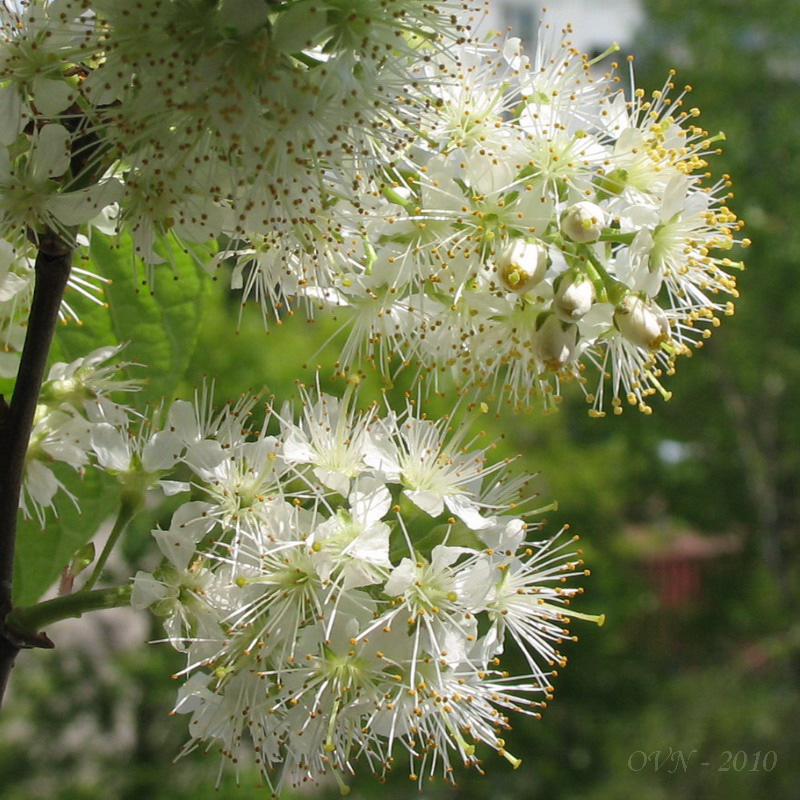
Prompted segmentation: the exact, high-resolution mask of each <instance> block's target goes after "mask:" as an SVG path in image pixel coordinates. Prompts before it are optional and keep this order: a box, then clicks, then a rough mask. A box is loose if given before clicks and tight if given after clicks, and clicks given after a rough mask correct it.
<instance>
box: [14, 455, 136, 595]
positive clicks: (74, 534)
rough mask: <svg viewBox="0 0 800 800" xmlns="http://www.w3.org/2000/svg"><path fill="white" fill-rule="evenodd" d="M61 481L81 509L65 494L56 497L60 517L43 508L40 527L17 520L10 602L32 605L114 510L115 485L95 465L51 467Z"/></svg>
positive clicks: (30, 520) (116, 489)
mask: <svg viewBox="0 0 800 800" xmlns="http://www.w3.org/2000/svg"><path fill="white" fill-rule="evenodd" d="M54 470H55V471H56V473H57V475H58V478H59V480H61V482H62V483H63V484H64V485H65V486H66V488H67V489H68V490H69V491H70V492H72V494H74V495H75V497H77V498H78V502H79V503H80V511H78V510H77V509H76V508H75V504H74V503H73V502H72V501H71V500H70V499H69V497H68V496H67V495H66V494H65V493H64V492H63V491H59V493H58V494H57V495H56V498H55V500H56V506H57V511H58V516H57V517H55V516H54V515H53V512H52V510H49V511H48V512H47V518H46V520H45V525H44V530H42V528H41V526H40V524H39V521H38V520H36V519H29V520H23V519H21V518H20V521H19V527H18V530H17V549H16V558H15V561H14V598H13V602H14V605H17V606H22V605H29V604H30V603H35V602H36V601H37V600H38V599H39V598H40V597H41V596H42V595H43V594H44V592H45V591H47V589H48V588H49V587H50V586H52V584H53V583H55V581H56V580H58V577H59V575H60V573H61V570H62V569H64V567H65V566H67V565H68V564H69V563H70V561H71V559H72V557H73V556H74V555H75V553H76V551H78V550H79V549H80V548H81V547H83V545H85V544H86V543H87V542H88V541H89V540H90V539H91V538H92V537H93V536H94V535H95V533H97V529H98V528H99V526H100V525H101V523H102V522H103V520H105V519H106V518H107V517H110V516H111V515H113V514H115V513H116V511H117V502H118V498H119V488H120V487H119V484H118V483H117V482H116V480H114V478H111V477H110V476H108V475H106V474H105V473H104V472H102V471H101V470H99V469H89V470H87V472H86V474H85V475H84V476H83V478H81V476H80V475H79V474H78V473H76V472H75V471H74V470H72V469H70V468H69V467H67V466H66V465H64V464H56V465H55V467H54Z"/></svg>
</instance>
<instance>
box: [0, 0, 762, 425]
mask: <svg viewBox="0 0 800 800" xmlns="http://www.w3.org/2000/svg"><path fill="white" fill-rule="evenodd" d="M470 13H471V12H470V11H469V4H468V3H466V2H464V3H462V2H458V0H443V1H440V2H436V3H429V2H423V0H381V2H374V0H358V1H357V2H352V0H348V1H347V2H344V0H294V1H293V2H291V3H270V2H255V3H254V2H251V1H250V0H214V2H207V0H185V1H184V2H178V1H177V0H142V2H139V3H136V4H135V5H134V6H131V4H130V3H129V2H127V0H53V2H44V0H37V1H36V2H28V3H25V4H22V5H21V10H9V8H8V7H7V6H4V7H2V8H0V21H2V30H3V34H4V41H2V42H1V43H0V108H1V109H4V110H5V112H6V117H7V118H8V120H9V123H8V124H7V125H5V126H4V128H3V133H2V140H1V141H0V239H4V240H7V241H8V242H11V243H13V245H14V247H15V248H16V250H17V252H18V253H19V254H21V256H22V257H24V256H25V255H26V253H27V252H28V250H29V248H31V247H33V246H34V243H36V242H39V241H40V240H41V237H42V236H44V235H45V234H48V235H50V234H53V233H55V234H56V235H58V236H59V237H61V238H62V239H64V240H66V241H69V242H72V243H74V242H76V241H78V240H77V239H76V231H78V232H81V231H82V233H80V235H82V236H84V237H85V236H86V235H89V233H90V230H91V228H92V227H93V226H100V227H101V229H102V230H111V231H115V232H116V233H118V234H120V233H123V232H126V233H129V234H130V235H131V236H132V238H133V242H134V248H135V252H136V253H137V255H138V256H139V257H140V258H142V259H144V260H145V261H146V262H147V263H148V264H156V263H158V262H160V261H164V260H165V258H166V256H165V252H166V250H167V249H168V248H164V247H162V246H161V244H159V243H160V242H163V240H164V237H169V238H172V239H174V240H176V241H177V242H178V243H180V244H181V245H182V246H188V245H189V244H191V243H198V242H208V241H211V240H214V239H218V241H219V242H220V243H221V244H222V248H221V251H220V252H219V253H218V256H217V257H216V259H215V260H214V262H213V263H212V267H214V266H217V267H221V266H222V265H223V264H229V263H232V264H233V265H234V269H233V279H232V282H233V285H234V287H238V288H241V289H243V291H244V293H245V295H246V296H247V297H254V298H256V299H258V300H259V301H260V302H261V304H262V307H263V309H264V314H265V316H267V315H268V314H269V313H271V312H272V311H273V309H275V308H279V307H280V306H282V305H283V304H284V303H285V302H287V301H288V300H291V299H292V298H297V297H300V298H303V299H304V301H305V302H306V303H307V306H308V308H309V310H313V309H314V308H316V307H317V306H322V307H335V308H337V309H339V310H340V311H341V312H342V314H343V315H345V316H346V317H347V318H348V320H349V322H350V324H351V325H352V328H351V333H350V337H349V339H348V342H347V344H346V345H345V347H344V349H343V352H342V354H341V359H340V363H341V366H342V368H343V369H345V370H346V369H349V368H350V367H351V366H354V365H355V364H356V363H357V362H359V361H361V360H362V359H368V360H370V361H372V362H373V363H375V364H377V365H378V366H379V367H380V368H381V369H383V370H387V371H389V370H391V369H393V366H390V364H389V363H387V362H393V364H394V365H398V364H403V365H412V366H413V367H414V368H415V369H417V370H418V371H419V373H420V374H421V375H426V376H428V380H429V381H431V383H432V384H433V385H435V384H436V383H437V382H438V380H439V378H440V376H441V375H442V374H446V375H448V376H449V378H448V379H450V378H455V380H456V381H457V383H458V384H459V385H460V386H462V387H464V388H470V387H477V388H480V389H481V390H483V391H484V392H487V393H492V392H494V393H496V394H498V395H501V396H502V395H505V396H508V397H509V398H510V399H511V400H512V401H513V402H514V403H515V404H516V405H517V406H518V407H529V406H531V405H533V404H534V402H536V403H539V402H541V403H543V404H544V406H545V407H552V406H553V405H554V404H555V402H556V401H557V400H558V399H560V386H561V383H562V382H564V381H565V380H577V381H578V382H579V383H580V384H581V386H582V387H584V392H585V394H586V396H587V399H588V401H589V402H590V403H591V411H592V413H594V414H597V415H602V414H604V413H605V409H607V408H608V407H609V406H611V407H612V408H613V409H614V411H615V412H619V411H621V410H622V406H623V404H624V402H625V401H628V402H630V403H632V404H634V405H637V406H638V407H639V408H640V409H642V410H643V411H649V410H650V406H649V405H648V402H649V397H650V396H651V395H653V394H655V393H661V394H662V395H664V396H668V392H667V390H666V389H665V388H664V387H663V385H662V377H663V376H664V375H668V374H670V373H671V372H672V371H673V369H674V363H675V360H676V358H677V356H679V355H681V354H685V353H688V352H690V351H691V349H692V348H694V347H697V346H699V345H701V344H702V342H703V339H704V338H705V337H706V336H707V335H708V334H709V333H710V330H711V328H712V327H713V326H714V325H716V324H717V323H718V317H719V315H720V314H727V313H731V312H732V306H731V303H730V301H729V300H728V299H727V298H726V295H727V296H729V297H730V296H735V294H736V290H735V285H734V280H733V278H732V277H731V275H730V271H731V270H732V269H733V268H738V267H740V266H741V264H740V263H738V262H736V261H734V260H732V259H730V258H728V257H727V255H726V252H727V251H728V250H730V249H731V248H732V247H734V245H737V244H740V245H743V246H744V245H746V244H747V243H748V242H747V240H746V239H741V238H740V237H739V235H738V234H739V231H740V229H741V225H742V223H741V222H740V221H738V220H737V218H736V216H735V215H734V214H733V212H732V211H731V210H730V209H729V208H728V207H727V205H726V204H725V203H726V201H727V199H728V196H729V193H728V186H729V181H728V178H727V176H723V177H722V179H721V180H719V181H718V182H716V183H713V184H708V183H707V182H706V176H707V172H706V167H707V163H706V156H707V155H708V154H710V153H713V152H714V148H715V144H714V143H715V141H716V139H717V138H719V137H709V136H708V135H707V134H706V133H705V131H703V130H702V129H701V128H699V127H697V126H696V125H695V123H694V119H695V117H696V116H697V114H698V113H699V112H698V111H697V109H694V108H683V104H684V96H685V94H686V91H685V90H684V91H682V92H680V93H679V94H678V95H677V96H674V97H673V96H672V95H673V94H674V92H673V89H674V86H673V82H672V76H670V78H669V79H668V81H667V83H666V84H665V86H664V87H663V88H662V89H661V90H659V91H656V92H653V93H652V95H651V96H649V97H648V96H645V94H644V93H643V91H642V90H639V89H636V90H635V91H634V90H632V95H631V96H630V98H626V96H625V92H624V90H622V89H620V88H619V85H618V81H619V79H618V78H617V77H616V76H615V75H614V74H613V68H612V71H611V72H609V73H608V74H605V75H597V74H596V71H595V70H596V66H595V62H591V61H589V59H588V58H587V57H586V56H582V55H581V54H580V53H578V52H576V51H575V50H574V49H573V48H572V47H571V45H570V43H569V41H568V40H567V39H565V38H562V39H561V40H560V41H559V40H558V39H557V37H554V36H550V35H548V30H547V28H546V27H544V28H543V29H542V31H541V32H540V41H539V45H538V47H537V49H536V51H535V52H534V53H533V55H532V56H531V57H528V56H526V55H525V54H523V53H522V51H521V49H520V44H519V41H518V40H516V39H507V40H505V41H502V42H497V43H489V44H479V43H477V42H476V41H475V40H474V39H473V38H472V37H471V35H470V31H469V27H468V25H469V23H470V21H471V16H470ZM474 16H475V14H474V13H472V17H474ZM688 88H689V87H686V89H687V90H688ZM0 277H2V274H0ZM7 282H8V281H7V280H5V278H3V283H7ZM7 293H8V291H7V290H5V288H3V294H4V295H5V294H7ZM0 302H3V300H2V296H0ZM0 313H5V309H4V308H3V307H0ZM5 328H14V325H13V324H11V323H8V324H6V323H3V325H2V328H0V335H2V336H3V339H4V343H5V344H6V347H11V348H12V349H13V347H14V346H15V345H14V342H15V341H16V339H17V338H18V333H19V332H18V330H16V329H14V330H9V331H5V330H4V329H5ZM587 369H594V370H595V371H596V373H597V375H598V378H597V379H596V380H595V381H592V382H591V383H590V382H589V377H588V376H587V375H586V374H585V373H586V371H587ZM606 379H609V381H610V387H607V386H606V383H607V380H606ZM607 395H610V402H609V399H608V398H607ZM534 398H535V399H534Z"/></svg>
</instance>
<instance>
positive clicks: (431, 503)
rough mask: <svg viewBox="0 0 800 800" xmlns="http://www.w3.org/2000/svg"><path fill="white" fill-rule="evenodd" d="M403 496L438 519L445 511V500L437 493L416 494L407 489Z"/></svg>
mask: <svg viewBox="0 0 800 800" xmlns="http://www.w3.org/2000/svg"><path fill="white" fill-rule="evenodd" d="M403 494H404V495H405V496H406V497H407V498H408V499H409V500H410V501H411V502H412V503H413V504H414V505H415V506H416V507H417V508H421V509H422V510H423V511H425V512H426V513H428V514H430V515H431V516H432V517H438V516H439V514H441V513H442V511H444V500H442V498H441V497H440V496H439V495H438V494H436V493H435V492H414V491H411V490H410V489H406V490H405V491H404V492H403Z"/></svg>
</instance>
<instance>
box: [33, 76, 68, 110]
mask: <svg viewBox="0 0 800 800" xmlns="http://www.w3.org/2000/svg"><path fill="white" fill-rule="evenodd" d="M32 83H33V85H32V87H31V94H32V95H33V100H34V102H35V103H36V108H38V109H39V111H40V112H41V114H42V116H44V117H54V116H56V115H57V114H58V113H59V112H61V111H63V110H64V109H65V108H66V107H67V106H68V105H69V104H70V103H72V101H73V100H74V98H75V90H74V89H73V88H72V87H71V86H70V85H69V84H68V83H67V82H66V81H62V80H51V79H50V78H42V77H37V78H34V79H33V82H32Z"/></svg>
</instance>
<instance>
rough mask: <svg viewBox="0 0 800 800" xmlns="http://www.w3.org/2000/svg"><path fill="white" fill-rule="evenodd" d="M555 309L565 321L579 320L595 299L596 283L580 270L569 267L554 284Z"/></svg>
mask: <svg viewBox="0 0 800 800" xmlns="http://www.w3.org/2000/svg"><path fill="white" fill-rule="evenodd" d="M553 288H554V289H555V294H554V296H553V310H554V311H555V312H556V314H558V316H559V317H560V318H561V319H562V320H564V322H577V321H578V320H579V319H580V318H581V317H582V316H583V315H584V314H585V313H586V312H587V311H589V309H590V308H591V307H592V304H593V303H594V300H595V294H594V285H593V284H592V281H591V280H590V279H589V277H588V276H587V275H585V274H584V273H583V272H580V271H579V270H575V269H568V270H567V271H566V272H563V273H562V274H561V275H559V276H558V278H556V280H555V283H554V284H553Z"/></svg>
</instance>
